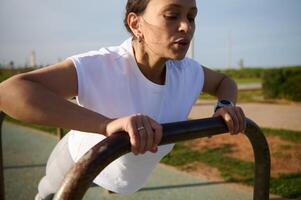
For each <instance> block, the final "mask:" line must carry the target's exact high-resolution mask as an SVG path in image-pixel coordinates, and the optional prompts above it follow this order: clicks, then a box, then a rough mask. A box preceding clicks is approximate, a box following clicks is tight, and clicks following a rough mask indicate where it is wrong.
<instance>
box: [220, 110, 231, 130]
mask: <svg viewBox="0 0 301 200" xmlns="http://www.w3.org/2000/svg"><path fill="white" fill-rule="evenodd" d="M222 117H223V119H224V120H225V122H226V124H227V127H228V129H229V132H230V133H231V134H233V133H234V131H233V120H232V117H231V115H230V114H229V113H228V112H226V113H224V114H223V115H222Z"/></svg>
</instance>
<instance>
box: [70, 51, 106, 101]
mask: <svg viewBox="0 0 301 200" xmlns="http://www.w3.org/2000/svg"><path fill="white" fill-rule="evenodd" d="M67 59H70V60H72V62H73V64H74V66H75V69H76V73H77V88H78V91H77V97H76V101H77V103H78V104H79V105H81V106H85V102H87V101H88V96H89V92H88V91H89V90H91V86H92V85H93V84H92V80H93V74H94V75H95V73H96V72H95V70H97V69H96V66H98V64H99V62H100V61H99V60H100V56H99V54H98V53H97V51H90V52H87V53H83V54H78V55H74V56H71V57H68V58H67Z"/></svg>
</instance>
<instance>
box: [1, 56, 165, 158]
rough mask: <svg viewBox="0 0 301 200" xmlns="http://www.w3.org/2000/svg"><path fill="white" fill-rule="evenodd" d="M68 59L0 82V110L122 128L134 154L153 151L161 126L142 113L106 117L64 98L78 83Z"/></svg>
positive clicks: (39, 120)
mask: <svg viewBox="0 0 301 200" xmlns="http://www.w3.org/2000/svg"><path fill="white" fill-rule="evenodd" d="M77 83H78V82H77V73H76V69H75V66H74V64H73V62H72V61H71V60H65V61H63V62H61V63H58V64H55V65H51V66H48V67H45V68H42V69H39V70H35V71H32V72H28V73H24V74H20V75H16V76H14V77H12V78H10V79H8V80H6V81H4V82H3V83H1V84H0V110H2V111H4V112H5V113H7V114H8V115H10V116H12V117H14V118H16V119H19V120H22V121H26V122H31V123H36V124H42V125H47V126H55V127H62V128H68V129H73V130H79V131H84V132H94V133H100V134H103V135H106V136H110V135H112V134H115V133H117V132H121V131H126V132H127V133H128V134H129V136H130V141H131V145H132V151H133V153H135V154H138V153H145V152H146V151H151V152H156V151H157V145H158V144H159V142H160V140H161V138H162V127H161V125H160V124H158V123H157V122H156V121H154V120H153V119H151V118H150V117H148V116H144V115H140V114H138V115H130V116H124V117H121V118H118V119H109V118H107V117H105V116H103V115H101V114H99V113H96V112H93V111H91V110H88V109H86V108H84V107H80V106H78V105H76V104H74V103H71V102H70V101H68V100H67V99H68V98H70V97H74V96H77V94H78V84H77Z"/></svg>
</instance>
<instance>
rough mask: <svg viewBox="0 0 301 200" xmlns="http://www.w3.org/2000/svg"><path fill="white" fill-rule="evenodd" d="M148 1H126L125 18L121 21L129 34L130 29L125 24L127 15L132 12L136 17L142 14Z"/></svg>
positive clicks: (126, 23)
mask: <svg viewBox="0 0 301 200" xmlns="http://www.w3.org/2000/svg"><path fill="white" fill-rule="evenodd" d="M149 1H150V0H128V1H127V4H126V12H125V17H124V20H123V23H124V26H125V28H126V29H127V31H128V32H129V33H131V34H132V35H133V33H132V30H131V29H130V27H129V25H128V22H127V17H128V15H129V13H131V12H133V13H136V14H137V15H139V14H142V13H143V12H144V10H145V9H146V7H147V5H148V3H149Z"/></svg>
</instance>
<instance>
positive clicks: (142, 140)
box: [135, 115, 147, 154]
mask: <svg viewBox="0 0 301 200" xmlns="http://www.w3.org/2000/svg"><path fill="white" fill-rule="evenodd" d="M135 118H136V127H137V131H138V135H139V136H140V144H139V148H138V149H139V150H138V151H139V153H141V154H143V153H144V152H145V145H146V139H147V138H146V137H147V135H146V130H145V127H144V126H143V121H142V116H141V115H137V116H136V117H135Z"/></svg>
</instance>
